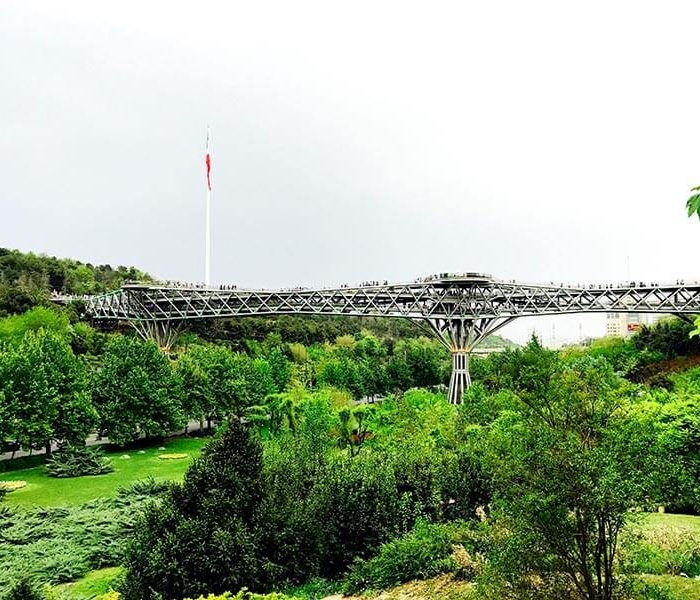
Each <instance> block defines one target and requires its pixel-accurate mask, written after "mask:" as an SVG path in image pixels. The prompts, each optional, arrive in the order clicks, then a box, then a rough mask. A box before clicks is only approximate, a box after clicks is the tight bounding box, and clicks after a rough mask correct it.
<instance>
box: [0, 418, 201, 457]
mask: <svg viewBox="0 0 700 600" xmlns="http://www.w3.org/2000/svg"><path fill="white" fill-rule="evenodd" d="M193 431H199V421H190V422H189V423H188V424H187V432H188V433H191V432H193ZM183 433H184V430H183V429H180V430H178V431H171V432H170V433H169V434H168V435H166V436H165V437H166V438H169V437H176V436H178V435H182V434H183ZM109 443H110V442H109V438H106V437H103V438H102V439H97V434H95V433H93V434H92V435H90V436H89V437H88V438H87V439H86V440H85V444H86V445H87V446H104V445H106V444H109ZM51 448H52V449H53V450H56V449H57V448H58V444H56V443H55V442H54V443H53V444H52V445H51ZM42 454H46V450H45V449H44V448H42V449H41V450H34V451H32V452H30V451H29V450H17V452H15V455H14V458H20V457H22V456H37V455H42ZM11 458H13V457H12V452H4V453H0V461H3V460H10V459H11Z"/></svg>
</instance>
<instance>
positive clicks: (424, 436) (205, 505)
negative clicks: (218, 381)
mask: <svg viewBox="0 0 700 600" xmlns="http://www.w3.org/2000/svg"><path fill="white" fill-rule="evenodd" d="M445 407H446V408H447V410H446V411H445V410H444V408H445ZM342 412H343V409H342V408H339V409H334V408H333V406H332V400H331V397H330V396H329V395H328V394H324V393H321V394H316V395H312V396H308V397H305V398H304V399H303V400H302V402H301V406H300V410H299V415H298V424H297V427H296V429H295V430H294V431H292V430H290V429H287V428H285V429H284V431H280V432H279V433H278V434H277V435H276V436H275V437H274V438H271V439H268V440H267V442H266V443H265V452H264V455H263V453H262V446H261V442H260V441H258V439H257V434H256V433H255V431H254V430H253V429H247V430H246V429H245V428H244V427H243V426H242V425H241V424H240V423H238V422H237V421H236V420H234V421H232V422H231V423H230V425H229V427H228V428H227V429H226V431H225V432H224V433H223V435H222V436H221V438H219V439H217V440H216V441H214V442H212V444H211V445H210V446H209V447H208V448H207V450H206V451H205V453H204V455H203V457H202V459H200V460H199V461H198V462H196V463H195V465H194V466H193V467H192V469H191V470H190V472H188V474H187V476H186V478H185V482H184V484H183V486H182V487H181V488H175V489H174V490H173V492H172V493H171V495H170V496H169V498H168V499H167V500H166V502H164V503H163V504H161V505H160V506H158V507H152V508H151V509H150V510H149V512H148V514H147V516H146V518H145V519H144V521H143V523H142V525H141V527H139V534H138V535H137V536H136V538H135V540H134V543H133V544H132V546H131V547H130V551H129V558H128V561H127V566H128V567H129V570H128V575H127V578H126V582H125V584H124V590H123V591H124V593H125V596H126V598H150V597H151V596H149V594H151V593H152V592H151V591H149V590H155V591H157V592H160V593H163V594H164V595H165V596H166V597H184V596H186V595H196V594H199V593H203V592H204V591H205V590H206V591H213V592H221V591H225V590H231V589H238V587H241V586H247V587H249V588H251V589H254V590H264V589H269V588H270V586H274V585H281V584H284V583H288V582H302V581H305V580H308V579H309V578H311V577H314V576H319V575H320V576H324V577H331V578H332V577H338V576H340V575H342V574H343V573H344V572H345V570H346V569H347V568H348V566H349V565H350V564H351V563H352V562H353V560H355V559H356V558H369V557H370V556H371V555H372V553H373V552H374V551H375V550H376V549H377V548H378V547H379V546H381V544H383V543H384V542H388V541H390V540H391V539H393V538H394V537H396V536H397V535H401V534H403V533H406V532H408V531H410V530H411V528H412V527H413V525H414V524H415V522H416V520H417V519H419V518H428V519H433V520H443V519H446V518H449V517H451V516H464V515H468V516H473V515H474V510H475V508H476V506H477V503H482V502H485V501H486V499H487V491H486V490H485V489H483V488H482V487H480V486H481V485H482V484H481V483H480V482H481V481H482V479H480V478H479V477H478V476H477V477H469V476H468V474H469V473H471V474H472V475H474V474H476V467H474V468H472V469H471V470H470V469H466V472H465V471H463V470H462V468H463V467H464V466H465V464H466V461H465V459H464V457H461V456H460V454H459V451H458V449H457V444H456V440H455V434H456V430H455V427H456V425H457V422H458V420H457V418H456V414H455V412H454V411H453V410H451V409H450V408H449V407H448V406H447V405H446V404H445V403H444V400H443V399H442V397H441V396H436V395H432V394H428V393H426V392H414V393H412V394H409V395H407V400H405V401H404V400H401V401H398V402H388V403H385V404H383V405H381V406H377V407H374V408H373V410H372V411H371V412H372V414H371V415H368V416H367V419H368V422H369V423H370V425H369V427H370V428H371V429H373V430H374V431H376V433H377V435H376V436H375V437H373V438H372V439H371V440H369V441H367V442H366V447H365V449H364V450H363V451H362V452H359V453H356V454H352V455H351V454H350V453H349V452H346V451H344V450H341V449H340V448H339V445H338V439H337V431H338V425H339V423H340V419H341V417H340V414H341V413H342ZM431 412H435V413H436V414H435V415H434V416H433V418H429V419H427V420H426V421H425V422H415V423H413V425H412V427H413V432H408V431H406V430H402V429H399V427H398V426H397V425H398V423H403V422H404V419H406V420H408V419H410V418H411V417H415V416H416V415H417V413H423V415H424V416H428V413H431ZM439 412H442V413H443V415H445V416H447V417H448V418H447V419H445V420H441V419H439V418H438V414H437V413H439ZM435 427H437V428H438V430H439V431H438V430H436V429H434V428H435ZM399 447H400V448H401V450H400V451H399V450H398V448H399ZM243 483H245V485H242V484H243ZM242 494H243V495H242ZM156 539H157V540H161V541H160V542H158V543H157V544H155V545H154V544H153V540H156ZM227 544H230V546H227V550H226V551H225V552H222V551H221V550H220V547H221V546H222V545H227ZM213 556H220V557H221V558H220V560H221V561H223V562H213V561H212V557H213ZM224 556H226V557H227V558H226V559H224V558H223V557H224Z"/></svg>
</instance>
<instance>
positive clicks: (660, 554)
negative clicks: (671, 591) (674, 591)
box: [623, 527, 700, 577]
mask: <svg viewBox="0 0 700 600" xmlns="http://www.w3.org/2000/svg"><path fill="white" fill-rule="evenodd" d="M623 551H624V559H625V568H626V571H627V572H629V573H648V574H651V575H664V574H668V575H681V574H683V575H686V576H688V577H696V576H698V575H700V534H698V533H697V532H695V531H693V530H691V529H689V528H685V527H664V528H651V529H645V530H643V531H641V532H640V531H632V532H626V533H625V536H624V537H623Z"/></svg>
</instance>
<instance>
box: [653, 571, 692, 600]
mask: <svg viewBox="0 0 700 600" xmlns="http://www.w3.org/2000/svg"><path fill="white" fill-rule="evenodd" d="M642 579H644V581H647V582H649V583H653V584H656V585H658V586H660V587H665V588H666V589H668V590H669V591H670V592H671V593H672V594H673V597H674V598H678V599H679V600H680V599H682V600H700V580H698V579H690V578H688V577H678V576H675V575H642Z"/></svg>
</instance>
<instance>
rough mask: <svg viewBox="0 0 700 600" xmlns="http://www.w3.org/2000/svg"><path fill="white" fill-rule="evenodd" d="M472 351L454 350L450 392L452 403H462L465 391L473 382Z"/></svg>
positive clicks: (449, 397)
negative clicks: (471, 372)
mask: <svg viewBox="0 0 700 600" xmlns="http://www.w3.org/2000/svg"><path fill="white" fill-rule="evenodd" d="M470 353H471V351H470V350H453V351H452V374H451V375H450V389H449V393H448V399H449V401H450V404H461V403H462V396H463V395H464V392H466V391H467V390H468V389H469V386H471V384H472V378H471V376H470V375H469V356H470Z"/></svg>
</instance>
